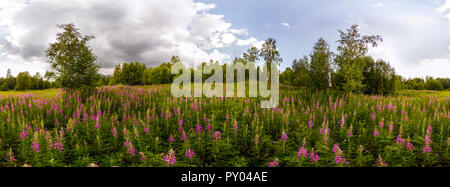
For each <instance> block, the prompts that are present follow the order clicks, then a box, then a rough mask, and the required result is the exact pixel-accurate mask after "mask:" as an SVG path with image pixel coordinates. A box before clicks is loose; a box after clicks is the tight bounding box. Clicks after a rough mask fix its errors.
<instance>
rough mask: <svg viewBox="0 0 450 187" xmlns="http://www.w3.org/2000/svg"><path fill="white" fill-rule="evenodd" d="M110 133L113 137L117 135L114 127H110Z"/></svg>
mask: <svg viewBox="0 0 450 187" xmlns="http://www.w3.org/2000/svg"><path fill="white" fill-rule="evenodd" d="M111 134H112V135H113V136H114V137H117V135H118V134H117V129H116V127H113V128H111Z"/></svg>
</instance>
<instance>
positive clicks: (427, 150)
mask: <svg viewBox="0 0 450 187" xmlns="http://www.w3.org/2000/svg"><path fill="white" fill-rule="evenodd" d="M424 141H425V147H424V148H423V149H422V150H423V153H425V154H426V153H431V144H432V143H433V142H432V141H431V138H430V136H429V135H426V136H425V140H424Z"/></svg>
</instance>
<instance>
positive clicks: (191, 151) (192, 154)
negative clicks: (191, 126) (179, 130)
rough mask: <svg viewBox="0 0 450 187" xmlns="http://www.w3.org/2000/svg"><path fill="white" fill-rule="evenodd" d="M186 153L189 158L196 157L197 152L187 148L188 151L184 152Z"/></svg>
mask: <svg viewBox="0 0 450 187" xmlns="http://www.w3.org/2000/svg"><path fill="white" fill-rule="evenodd" d="M184 155H185V156H186V157H188V158H194V157H195V152H194V150H192V149H186V152H185V153H184Z"/></svg>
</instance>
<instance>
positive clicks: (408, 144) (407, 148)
mask: <svg viewBox="0 0 450 187" xmlns="http://www.w3.org/2000/svg"><path fill="white" fill-rule="evenodd" d="M406 150H407V151H414V145H413V144H412V143H411V141H409V140H408V141H407V142H406Z"/></svg>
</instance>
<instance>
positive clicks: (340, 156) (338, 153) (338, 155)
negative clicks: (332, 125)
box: [333, 144, 350, 165]
mask: <svg viewBox="0 0 450 187" xmlns="http://www.w3.org/2000/svg"><path fill="white" fill-rule="evenodd" d="M333 153H334V155H335V157H334V162H335V163H336V165H339V164H341V163H345V164H350V162H347V161H346V160H345V157H344V153H343V152H342V150H341V149H340V148H339V145H337V144H336V145H334V146H333Z"/></svg>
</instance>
